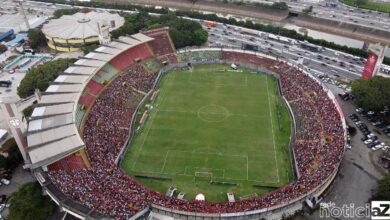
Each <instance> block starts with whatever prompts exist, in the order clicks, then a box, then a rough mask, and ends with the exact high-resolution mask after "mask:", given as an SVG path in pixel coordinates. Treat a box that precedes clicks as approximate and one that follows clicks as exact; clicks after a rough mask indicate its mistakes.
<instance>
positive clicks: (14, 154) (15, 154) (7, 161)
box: [0, 138, 23, 170]
mask: <svg viewBox="0 0 390 220" xmlns="http://www.w3.org/2000/svg"><path fill="white" fill-rule="evenodd" d="M1 152H2V153H6V154H8V156H7V157H4V156H2V155H0V167H1V168H4V169H11V170H14V169H15V168H16V167H17V166H18V165H19V164H20V163H21V162H22V161H23V157H22V154H21V153H20V151H19V148H18V145H17V144H16V142H15V139H14V138H11V139H8V140H7V141H6V142H5V143H4V144H3V145H2V146H1Z"/></svg>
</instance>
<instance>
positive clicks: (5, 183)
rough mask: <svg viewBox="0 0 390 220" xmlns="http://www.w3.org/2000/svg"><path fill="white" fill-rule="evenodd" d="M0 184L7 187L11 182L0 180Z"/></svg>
mask: <svg viewBox="0 0 390 220" xmlns="http://www.w3.org/2000/svg"><path fill="white" fill-rule="evenodd" d="M0 182H1V183H2V184H4V185H9V184H10V183H11V181H9V180H7V179H4V178H3V179H1V180H0Z"/></svg>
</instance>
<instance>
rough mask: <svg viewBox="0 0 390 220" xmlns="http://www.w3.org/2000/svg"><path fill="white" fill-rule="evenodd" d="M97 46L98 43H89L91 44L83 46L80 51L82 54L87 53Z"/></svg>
mask: <svg viewBox="0 0 390 220" xmlns="http://www.w3.org/2000/svg"><path fill="white" fill-rule="evenodd" d="M98 47H99V45H98V44H91V45H88V46H85V47H83V49H82V51H83V52H84V54H88V53H89V52H91V51H94V50H95V49H97V48H98Z"/></svg>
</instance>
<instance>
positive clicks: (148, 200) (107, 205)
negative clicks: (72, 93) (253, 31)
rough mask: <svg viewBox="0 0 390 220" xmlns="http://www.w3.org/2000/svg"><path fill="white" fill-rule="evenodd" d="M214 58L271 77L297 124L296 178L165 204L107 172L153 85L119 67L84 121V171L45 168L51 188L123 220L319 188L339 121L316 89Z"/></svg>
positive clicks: (258, 202) (334, 160) (230, 208)
mask: <svg viewBox="0 0 390 220" xmlns="http://www.w3.org/2000/svg"><path fill="white" fill-rule="evenodd" d="M162 39H163V38H162ZM164 41H166V39H165V40H164ZM156 42H159V41H158V40H156ZM163 44H164V43H163ZM165 44H166V42H165ZM155 46H156V47H155ZM152 47H153V49H154V52H155V54H156V55H158V54H160V56H161V54H166V53H167V52H168V50H166V48H165V47H166V46H165V45H162V46H158V47H157V45H152ZM210 56H211V55H210ZM212 56H214V55H212ZM188 57H191V56H190V55H188ZM194 57H199V54H194ZM221 57H222V59H224V60H227V61H230V62H236V63H243V64H253V65H257V66H261V67H263V68H266V69H269V70H273V71H274V72H275V73H276V74H278V75H279V78H280V80H279V81H280V87H281V91H282V94H283V96H284V97H285V98H286V99H287V101H288V102H289V103H290V105H291V106H292V108H293V109H294V115H295V116H296V117H297V123H298V124H299V126H297V129H298V131H297V137H296V140H295V141H294V142H293V143H292V145H293V150H294V155H295V162H296V164H297V167H298V170H297V172H298V173H299V178H298V179H297V180H295V181H294V182H291V183H289V184H288V185H286V186H284V187H282V188H280V189H278V190H275V191H273V192H271V193H268V194H266V195H263V196H258V197H254V198H248V199H245V200H240V201H236V202H232V203H207V202H196V201H184V200H179V199H176V198H170V197H166V196H165V195H163V194H160V193H158V192H155V191H153V190H151V189H148V188H146V187H144V186H143V185H141V184H139V183H138V182H136V181H135V180H134V179H133V178H131V177H129V176H127V175H126V173H124V172H123V171H122V170H121V169H120V168H118V167H117V166H116V165H115V158H116V157H117V156H118V154H119V153H120V151H121V149H122V147H123V145H124V144H125V141H126V139H127V137H128V135H129V127H130V124H131V115H132V114H133V113H134V111H135V109H136V106H137V103H138V102H139V101H140V99H141V97H142V95H140V94H139V92H138V91H143V92H147V91H149V90H150V89H152V86H153V83H154V81H155V79H156V74H152V73H149V72H148V71H146V70H145V69H144V68H143V67H142V66H141V65H139V64H135V65H131V66H127V67H126V68H127V70H126V71H125V72H124V73H123V74H122V75H119V76H118V77H117V78H116V79H114V80H113V81H112V83H111V84H110V85H109V86H108V87H107V88H106V89H105V90H104V95H103V96H100V97H99V98H97V100H96V102H95V104H94V105H93V106H92V109H91V113H90V114H89V115H88V118H87V120H86V123H85V127H84V137H83V138H84V141H85V144H86V150H87V153H88V156H89V158H90V161H91V163H92V168H90V169H73V170H72V169H62V168H61V169H55V168H53V169H50V172H49V176H50V178H51V179H52V181H53V182H54V183H55V185H56V186H57V187H58V188H59V189H60V190H61V191H62V192H64V193H65V194H66V195H67V196H69V197H70V198H72V199H74V200H76V201H78V202H80V203H82V204H85V205H86V206H88V207H89V208H93V209H96V210H97V211H99V212H100V213H102V214H105V215H109V216H111V217H112V218H115V219H123V218H125V217H128V216H131V215H134V214H135V213H136V212H137V211H139V210H142V209H143V208H145V207H147V206H149V205H150V204H152V203H153V204H156V205H160V206H163V207H166V208H170V209H174V210H181V211H189V212H199V213H232V212H241V211H249V210H259V209H266V208H270V207H274V206H277V205H281V204H287V203H289V201H291V200H293V199H297V198H299V197H301V196H302V195H305V194H306V193H309V192H310V191H311V190H312V189H314V188H316V187H318V186H320V185H321V184H323V183H324V181H326V180H327V179H328V178H329V176H331V175H332V174H333V173H335V172H336V171H337V168H338V166H339V164H340V161H341V157H342V155H343V151H344V130H343V127H342V124H341V119H340V115H339V113H338V111H337V109H336V107H335V106H334V104H333V102H332V100H331V99H330V98H329V97H328V96H327V93H326V91H325V90H324V89H323V87H322V86H321V85H320V84H318V83H317V82H316V81H315V80H314V79H312V78H311V77H309V76H307V75H306V74H304V73H303V72H301V71H300V70H299V69H297V68H295V67H291V66H290V65H287V64H286V63H284V62H281V61H275V60H271V59H267V58H264V57H258V56H255V55H250V54H242V53H238V52H222V54H221ZM185 59H188V58H184V60H185ZM113 65H114V66H117V64H113ZM126 65H128V64H126ZM126 65H125V64H121V65H120V67H121V68H123V67H124V66H126ZM118 67H119V66H118ZM128 67H129V68H128ZM92 88H95V87H94V86H92ZM92 90H93V91H95V90H94V89H92ZM88 95H90V93H89V92H86V93H85V94H83V96H82V98H81V99H80V103H91V102H90V101H89V100H90V97H89V96H88ZM90 96H92V95H90ZM129 100H130V101H129Z"/></svg>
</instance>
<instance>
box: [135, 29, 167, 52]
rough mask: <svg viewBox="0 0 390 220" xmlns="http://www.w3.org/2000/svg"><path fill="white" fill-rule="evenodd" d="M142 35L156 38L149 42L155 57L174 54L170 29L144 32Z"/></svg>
mask: <svg viewBox="0 0 390 220" xmlns="http://www.w3.org/2000/svg"><path fill="white" fill-rule="evenodd" d="M142 33H143V34H145V35H146V36H149V37H151V38H154V40H153V41H150V42H148V44H149V46H150V47H151V48H152V50H153V51H154V55H155V56H156V57H160V56H164V55H167V54H173V53H174V49H173V46H172V42H171V39H170V37H169V28H167V27H163V28H156V29H153V30H147V31H144V32H142Z"/></svg>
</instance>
